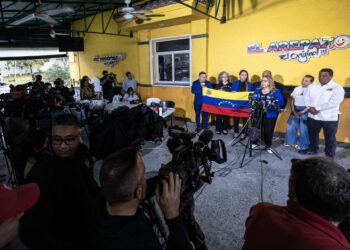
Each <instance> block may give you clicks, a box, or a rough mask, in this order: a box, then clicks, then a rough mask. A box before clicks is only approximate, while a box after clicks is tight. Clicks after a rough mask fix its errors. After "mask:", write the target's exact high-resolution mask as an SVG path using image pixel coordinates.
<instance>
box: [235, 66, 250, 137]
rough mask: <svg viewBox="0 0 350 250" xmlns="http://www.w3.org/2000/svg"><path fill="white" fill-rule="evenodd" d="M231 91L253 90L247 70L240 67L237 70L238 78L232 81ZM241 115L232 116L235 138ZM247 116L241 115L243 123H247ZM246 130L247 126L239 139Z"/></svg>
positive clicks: (244, 135) (243, 135)
mask: <svg viewBox="0 0 350 250" xmlns="http://www.w3.org/2000/svg"><path fill="white" fill-rule="evenodd" d="M231 91H232V92H247V91H249V92H250V91H253V84H252V83H251V82H249V75H248V71H246V70H244V69H242V70H241V71H240V72H239V80H237V81H235V82H233V84H232V87H231ZM240 118H241V117H238V116H234V117H233V130H234V133H235V134H234V136H233V138H236V137H237V136H238V133H239V121H240ZM247 120H248V119H247V118H246V117H242V122H243V125H244V124H246V123H247ZM247 132H248V126H246V127H245V129H244V133H243V134H242V135H241V139H244V138H245V137H246V135H247Z"/></svg>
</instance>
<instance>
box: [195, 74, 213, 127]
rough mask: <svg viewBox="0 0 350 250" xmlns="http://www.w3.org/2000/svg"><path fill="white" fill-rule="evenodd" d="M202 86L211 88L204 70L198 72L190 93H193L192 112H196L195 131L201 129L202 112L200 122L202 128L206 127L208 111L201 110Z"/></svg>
mask: <svg viewBox="0 0 350 250" xmlns="http://www.w3.org/2000/svg"><path fill="white" fill-rule="evenodd" d="M203 87H207V88H210V89H211V88H212V85H211V83H210V82H208V81H207V74H206V73H205V72H200V73H199V78H198V80H196V81H194V82H193V83H192V94H194V105H193V106H194V112H195V113H196V126H197V129H196V131H197V132H198V131H200V130H201V129H202V126H201V113H202V124H203V128H204V129H205V128H207V127H208V113H207V112H202V91H203Z"/></svg>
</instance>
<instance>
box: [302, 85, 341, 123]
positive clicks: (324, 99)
mask: <svg viewBox="0 0 350 250" xmlns="http://www.w3.org/2000/svg"><path fill="white" fill-rule="evenodd" d="M344 95H345V91H344V88H343V87H342V86H340V85H339V84H337V83H335V82H333V81H330V82H329V83H327V84H325V85H323V86H322V85H321V84H320V83H313V84H311V85H310V86H309V87H308V91H307V94H306V96H305V104H306V106H307V107H315V108H316V110H317V111H320V112H319V113H318V114H317V115H313V114H311V113H310V112H309V117H310V118H312V119H315V120H319V121H338V115H339V114H340V112H339V105H340V103H341V102H342V101H343V100H344Z"/></svg>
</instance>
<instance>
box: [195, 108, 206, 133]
mask: <svg viewBox="0 0 350 250" xmlns="http://www.w3.org/2000/svg"><path fill="white" fill-rule="evenodd" d="M194 112H195V113H196V126H197V128H200V127H201V114H202V123H203V128H206V127H208V113H207V112H202V104H194Z"/></svg>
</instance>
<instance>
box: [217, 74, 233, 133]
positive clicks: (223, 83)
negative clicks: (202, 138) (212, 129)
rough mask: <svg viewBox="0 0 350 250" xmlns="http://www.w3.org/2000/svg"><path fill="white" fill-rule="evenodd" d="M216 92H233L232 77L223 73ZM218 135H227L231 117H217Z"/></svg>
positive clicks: (219, 77)
mask: <svg viewBox="0 0 350 250" xmlns="http://www.w3.org/2000/svg"><path fill="white" fill-rule="evenodd" d="M215 89H216V90H220V91H227V92H231V83H230V76H229V74H228V73H227V72H225V71H223V72H221V73H220V74H219V76H218V84H217V85H216V86H215ZM215 126H216V134H218V135H220V134H221V133H223V134H224V135H226V134H227V130H228V126H229V117H228V116H226V115H216V125H215Z"/></svg>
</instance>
